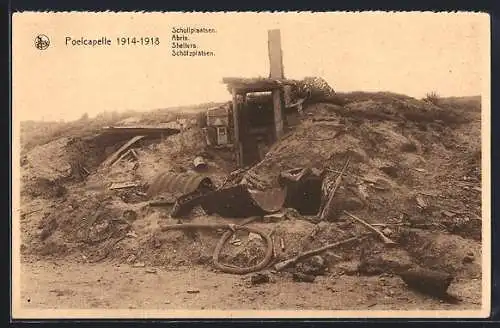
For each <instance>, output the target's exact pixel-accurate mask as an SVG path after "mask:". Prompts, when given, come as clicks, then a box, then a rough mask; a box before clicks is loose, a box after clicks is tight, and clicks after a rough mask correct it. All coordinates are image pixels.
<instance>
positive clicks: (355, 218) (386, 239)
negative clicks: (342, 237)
mask: <svg viewBox="0 0 500 328" xmlns="http://www.w3.org/2000/svg"><path fill="white" fill-rule="evenodd" d="M344 214H346V215H348V216H349V217H351V218H353V219H354V220H356V221H358V222H359V223H361V224H362V225H364V226H365V227H367V228H368V229H370V230H371V231H373V232H375V233H376V234H377V236H379V237H380V239H381V240H382V241H383V242H384V244H385V245H386V246H394V245H396V244H397V243H396V242H395V241H393V240H391V239H390V238H388V237H387V236H385V235H384V234H383V233H382V232H380V230H378V229H377V228H375V227H374V226H372V225H371V224H369V223H368V222H366V221H363V220H361V219H360V218H358V217H357V216H355V215H354V214H351V213H349V212H347V211H344Z"/></svg>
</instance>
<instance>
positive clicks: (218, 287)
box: [21, 261, 481, 310]
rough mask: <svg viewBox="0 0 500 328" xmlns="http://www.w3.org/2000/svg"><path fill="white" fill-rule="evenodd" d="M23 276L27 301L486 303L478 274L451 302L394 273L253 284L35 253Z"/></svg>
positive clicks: (216, 305) (39, 305) (333, 305)
mask: <svg viewBox="0 0 500 328" xmlns="http://www.w3.org/2000/svg"><path fill="white" fill-rule="evenodd" d="M151 269H154V270H151ZM153 271H154V273H150V272H153ZM21 277H22V278H21V300H22V306H23V307H24V308H33V309H92V308H95V309H102V308H109V309H166V310H168V309H177V310H209V309H217V310H346V309H356V310H358V309H359V310H418V309H425V310H463V309H464V310H465V309H466V310H473V309H479V308H480V304H481V281H480V279H473V280H469V279H463V280H458V281H457V282H455V283H454V284H453V285H452V286H451V287H450V292H451V293H453V294H459V295H460V297H461V299H462V302H461V303H460V304H449V303H446V302H442V301H439V300H436V299H432V298H429V297H428V296H426V295H421V294H419V293H418V292H414V291H411V290H408V289H407V288H405V287H404V283H403V282H402V281H401V279H399V278H398V277H395V276H373V277H359V276H348V275H340V276H325V277H317V278H316V280H315V282H314V283H307V282H295V281H293V280H292V279H291V277H290V274H287V273H282V274H274V275H273V274H271V279H272V280H271V282H269V283H266V284H261V285H251V284H250V283H249V277H248V276H235V275H230V274H225V273H218V272H217V273H216V272H213V271H212V270H210V269H209V268H206V267H192V268H186V267H179V268H177V269H172V268H170V269H168V270H166V269H164V268H162V267H149V266H148V267H144V268H135V267H132V266H131V265H128V264H123V263H122V264H120V263H99V264H77V263H73V262H70V261H33V262H32V263H29V262H25V263H23V265H22V275H21Z"/></svg>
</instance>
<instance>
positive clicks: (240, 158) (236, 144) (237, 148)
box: [232, 89, 243, 167]
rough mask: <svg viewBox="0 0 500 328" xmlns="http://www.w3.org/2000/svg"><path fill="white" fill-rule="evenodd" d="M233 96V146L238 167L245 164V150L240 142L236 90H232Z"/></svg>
mask: <svg viewBox="0 0 500 328" xmlns="http://www.w3.org/2000/svg"><path fill="white" fill-rule="evenodd" d="M232 94H233V144H234V147H235V152H236V163H237V165H238V167H240V166H242V164H243V149H242V146H241V141H240V120H239V106H238V93H237V92H236V89H233V90H232Z"/></svg>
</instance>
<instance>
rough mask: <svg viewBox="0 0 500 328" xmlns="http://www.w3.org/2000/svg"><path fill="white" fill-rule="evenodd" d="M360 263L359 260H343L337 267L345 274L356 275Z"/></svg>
mask: <svg viewBox="0 0 500 328" xmlns="http://www.w3.org/2000/svg"><path fill="white" fill-rule="evenodd" d="M359 265H360V262H358V261H349V262H341V263H338V264H337V265H336V268H337V269H338V270H339V271H340V272H341V273H343V274H345V275H348V276H354V275H356V274H357V273H358V268H359Z"/></svg>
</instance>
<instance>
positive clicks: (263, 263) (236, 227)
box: [161, 218, 273, 274]
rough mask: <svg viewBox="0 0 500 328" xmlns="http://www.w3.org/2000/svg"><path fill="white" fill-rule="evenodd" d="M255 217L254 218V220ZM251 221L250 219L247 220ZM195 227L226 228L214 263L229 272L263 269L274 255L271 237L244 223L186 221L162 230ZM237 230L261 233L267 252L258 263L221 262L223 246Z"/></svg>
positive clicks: (239, 272)
mask: <svg viewBox="0 0 500 328" xmlns="http://www.w3.org/2000/svg"><path fill="white" fill-rule="evenodd" d="M253 219H255V218H252V220H253ZM247 222H250V221H247ZM193 229H211V230H217V229H226V232H225V233H224V234H223V235H222V237H221V238H220V240H219V242H218V243H217V246H216V247H215V250H214V254H213V265H214V266H215V268H217V269H219V270H221V271H223V272H227V273H233V274H246V273H250V272H255V271H259V270H262V269H264V268H266V267H267V265H268V264H269V262H270V261H271V259H272V256H273V244H272V240H271V237H270V236H269V235H268V234H266V233H264V232H262V231H261V230H259V229H257V228H253V227H248V226H244V225H234V224H216V223H214V224H196V223H184V224H174V225H169V226H164V227H162V228H161V230H162V231H169V230H193ZM237 230H244V231H247V232H248V233H250V232H253V233H255V234H258V235H260V236H261V237H262V238H263V240H264V241H265V242H266V246H267V247H266V253H265V256H264V258H263V259H262V260H261V261H260V262H259V263H257V264H256V265H253V266H250V267H246V268H239V267H234V266H229V265H226V264H223V263H220V262H219V255H220V253H221V251H222V248H223V247H224V245H225V244H226V242H227V241H228V240H229V239H230V238H231V237H232V236H233V234H234V232H235V231H237Z"/></svg>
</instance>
